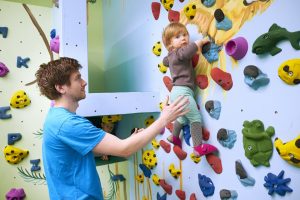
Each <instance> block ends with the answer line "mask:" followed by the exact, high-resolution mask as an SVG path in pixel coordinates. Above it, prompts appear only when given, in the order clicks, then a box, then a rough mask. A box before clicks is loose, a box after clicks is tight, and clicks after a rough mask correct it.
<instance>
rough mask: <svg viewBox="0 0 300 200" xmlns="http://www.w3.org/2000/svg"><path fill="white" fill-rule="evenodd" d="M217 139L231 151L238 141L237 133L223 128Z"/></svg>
mask: <svg viewBox="0 0 300 200" xmlns="http://www.w3.org/2000/svg"><path fill="white" fill-rule="evenodd" d="M217 139H218V142H219V143H220V144H221V145H222V146H223V147H227V148H229V149H231V148H232V147H233V146H234V143H235V141H236V133H235V131H234V130H228V129H225V128H221V129H219V131H218V134H217Z"/></svg>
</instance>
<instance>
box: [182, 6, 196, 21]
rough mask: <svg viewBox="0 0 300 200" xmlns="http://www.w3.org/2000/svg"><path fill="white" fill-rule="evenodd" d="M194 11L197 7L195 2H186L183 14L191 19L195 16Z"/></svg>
mask: <svg viewBox="0 0 300 200" xmlns="http://www.w3.org/2000/svg"><path fill="white" fill-rule="evenodd" d="M196 11H197V7H196V4H193V3H192V4H187V5H186V6H185V7H184V8H183V12H184V14H185V16H186V17H187V18H188V19H189V20H192V19H194V18H195V15H196Z"/></svg>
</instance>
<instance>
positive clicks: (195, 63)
mask: <svg viewBox="0 0 300 200" xmlns="http://www.w3.org/2000/svg"><path fill="white" fill-rule="evenodd" d="M198 62H199V54H197V53H196V54H195V55H193V57H192V66H193V68H196V66H197V64H198Z"/></svg>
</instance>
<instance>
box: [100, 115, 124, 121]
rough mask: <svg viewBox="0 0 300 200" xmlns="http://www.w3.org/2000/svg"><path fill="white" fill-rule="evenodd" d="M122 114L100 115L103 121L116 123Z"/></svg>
mask: <svg viewBox="0 0 300 200" xmlns="http://www.w3.org/2000/svg"><path fill="white" fill-rule="evenodd" d="M121 119H122V115H106V116H103V117H102V120H101V121H102V122H103V123H116V122H118V121H121Z"/></svg>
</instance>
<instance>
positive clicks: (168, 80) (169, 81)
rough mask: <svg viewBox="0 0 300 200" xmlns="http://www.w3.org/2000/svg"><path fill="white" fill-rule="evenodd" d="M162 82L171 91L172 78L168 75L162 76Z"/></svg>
mask: <svg viewBox="0 0 300 200" xmlns="http://www.w3.org/2000/svg"><path fill="white" fill-rule="evenodd" d="M163 82H164V84H165V86H166V88H167V89H168V91H169V92H171V91H172V88H173V81H172V79H171V78H170V77H169V76H164V77H163Z"/></svg>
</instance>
